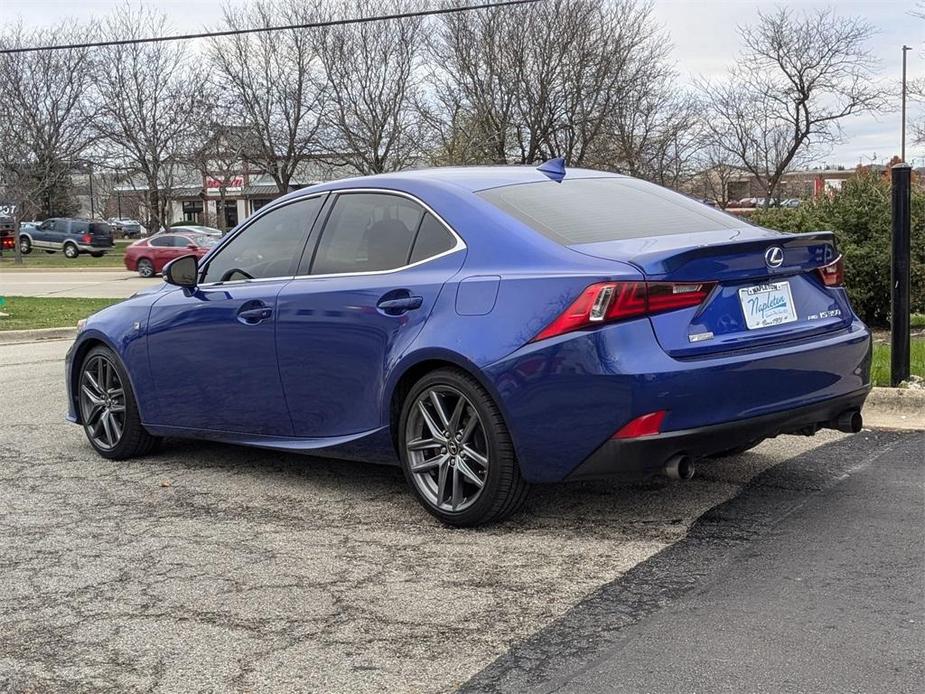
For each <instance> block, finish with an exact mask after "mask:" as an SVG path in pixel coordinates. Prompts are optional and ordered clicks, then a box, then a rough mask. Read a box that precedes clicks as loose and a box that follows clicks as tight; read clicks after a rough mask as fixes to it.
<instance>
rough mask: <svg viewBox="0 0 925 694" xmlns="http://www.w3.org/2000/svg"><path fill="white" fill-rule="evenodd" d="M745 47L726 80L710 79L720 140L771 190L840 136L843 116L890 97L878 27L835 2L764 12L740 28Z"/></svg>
mask: <svg viewBox="0 0 925 694" xmlns="http://www.w3.org/2000/svg"><path fill="white" fill-rule="evenodd" d="M740 33H741V35H742V39H743V41H744V43H745V50H744V53H743V54H742V56H741V57H740V58H739V61H738V63H737V65H736V67H734V68H732V69H731V70H730V71H729V74H728V76H727V78H726V79H725V80H724V81H723V82H721V83H716V82H712V83H702V85H701V87H702V89H701V91H702V95H703V100H704V102H705V103H706V105H707V109H706V110H707V114H708V115H707V118H706V119H705V123H706V126H707V128H708V131H709V133H710V136H711V140H712V143H713V144H714V145H715V146H716V147H719V148H720V149H722V150H723V151H725V152H726V153H728V154H729V155H731V156H733V157H735V158H736V160H737V161H738V162H739V163H741V164H742V165H743V166H744V167H745V168H746V169H747V170H748V171H749V172H750V173H751V174H753V175H754V176H755V177H756V178H758V180H759V181H761V183H762V185H763V186H764V187H765V190H766V191H767V200H768V202H770V200H772V199H773V198H775V197H776V195H777V190H778V187H779V185H780V181H781V177H782V176H783V175H784V173H786V172H787V171H788V170H789V169H790V168H792V167H794V166H795V165H797V164H798V163H799V162H800V161H801V160H803V159H804V158H805V157H807V156H808V155H809V153H810V149H811V148H813V149H818V148H819V147H820V146H822V147H825V146H830V145H832V144H833V143H835V142H837V141H839V140H840V138H841V135H842V132H841V122H842V121H843V120H844V119H845V118H847V117H848V116H851V115H854V114H858V113H863V112H866V111H870V110H872V109H874V108H876V107H878V106H879V105H880V104H882V103H883V100H884V97H885V92H884V90H882V89H881V88H880V87H879V86H878V85H877V83H876V80H875V69H876V66H877V61H876V60H875V59H874V57H873V56H872V54H871V53H870V51H869V50H868V49H867V48H866V43H867V41H868V40H869V39H870V38H871V37H872V36H873V34H874V29H873V27H872V26H871V25H870V24H868V23H867V22H866V21H864V20H863V19H860V18H856V17H840V16H838V15H836V14H835V12H834V10H832V9H820V10H817V11H814V12H811V13H803V14H797V13H796V12H795V11H794V10H792V9H790V8H786V7H784V8H780V9H778V10H777V11H775V12H773V13H770V14H764V13H759V15H758V22H757V24H756V25H754V26H746V27H742V28H740Z"/></svg>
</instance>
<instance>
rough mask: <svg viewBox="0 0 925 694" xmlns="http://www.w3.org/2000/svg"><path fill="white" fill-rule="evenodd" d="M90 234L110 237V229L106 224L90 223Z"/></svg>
mask: <svg viewBox="0 0 925 694" xmlns="http://www.w3.org/2000/svg"><path fill="white" fill-rule="evenodd" d="M90 233H91V234H93V235H94V236H112V227H111V226H109V225H108V224H106V222H90Z"/></svg>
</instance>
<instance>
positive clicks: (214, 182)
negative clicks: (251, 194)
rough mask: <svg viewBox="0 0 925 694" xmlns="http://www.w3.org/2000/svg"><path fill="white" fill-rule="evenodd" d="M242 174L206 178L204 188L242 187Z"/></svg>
mask: <svg viewBox="0 0 925 694" xmlns="http://www.w3.org/2000/svg"><path fill="white" fill-rule="evenodd" d="M243 187H244V176H229V177H228V178H224V179H222V178H215V177H214V176H209V177H208V178H206V188H243Z"/></svg>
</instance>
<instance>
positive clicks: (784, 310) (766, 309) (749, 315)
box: [739, 282, 797, 330]
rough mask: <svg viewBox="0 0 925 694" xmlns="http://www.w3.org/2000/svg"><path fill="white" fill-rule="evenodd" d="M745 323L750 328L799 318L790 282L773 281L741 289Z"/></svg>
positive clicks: (769, 325)
mask: <svg viewBox="0 0 925 694" xmlns="http://www.w3.org/2000/svg"><path fill="white" fill-rule="evenodd" d="M739 301H740V302H741V303H742V313H743V314H745V325H746V326H747V327H748V329H749V330H754V329H756V328H768V327H771V326H772V325H781V324H782V323H792V322H793V321H795V320H796V319H797V312H796V309H795V308H794V306H793V294H791V293H790V282H772V283H770V284H759V285H756V286H754V287H743V288H742V289H740V290H739Z"/></svg>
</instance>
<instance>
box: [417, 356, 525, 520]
mask: <svg viewBox="0 0 925 694" xmlns="http://www.w3.org/2000/svg"><path fill="white" fill-rule="evenodd" d="M399 451H400V456H401V462H402V469H403V470H404V473H405V478H406V479H407V480H408V485H409V486H410V487H411V490H412V491H413V492H414V495H415V496H416V497H417V499H418V501H419V502H420V503H421V505H422V506H424V508H426V509H427V510H428V512H430V513H431V514H433V515H434V516H436V517H437V518H439V519H440V520H441V521H443V522H444V523H447V524H448V525H454V526H458V527H471V526H476V525H484V524H486V523H493V522H497V521H500V520H503V519H504V518H506V517H508V516H509V515H511V514H512V513H514V511H516V510H517V509H518V508H519V507H520V506H521V504H522V503H523V501H524V499H525V498H526V495H527V490H528V485H527V483H526V482H525V481H524V480H523V478H522V477H521V475H520V468H519V466H518V464H517V460H516V458H515V456H514V445H513V443H512V442H511V437H510V434H509V433H508V430H507V426H506V425H505V423H504V419H503V418H502V416H501V412H500V411H499V410H498V407H497V405H495V403H494V401H493V400H492V399H491V397H490V396H489V394H488V393H487V392H486V391H485V389H484V388H483V387H482V386H481V384H480V383H479V382H478V381H476V380H475V379H474V378H472V377H471V376H469V375H468V374H466V373H464V372H462V371H458V370H456V369H451V368H445V369H438V370H436V371H433V372H431V373H429V374H427V375H426V376H424V377H423V378H422V379H421V380H420V381H418V382H417V383H416V384H415V385H414V387H413V388H412V389H411V391H410V392H409V393H408V396H407V397H406V398H405V400H404V403H403V405H402V413H401V419H400V422H399Z"/></svg>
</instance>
